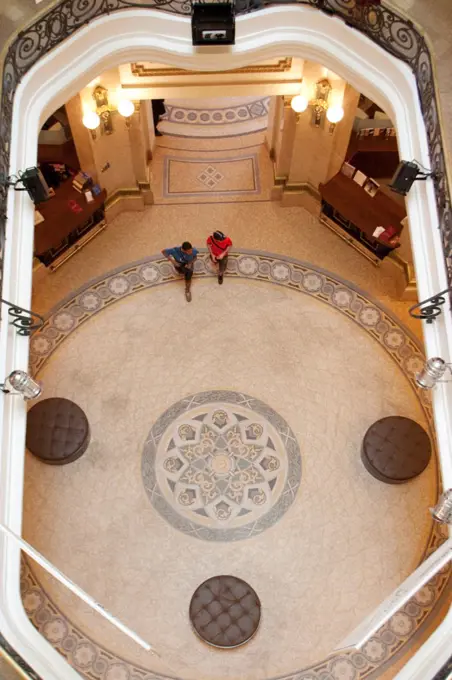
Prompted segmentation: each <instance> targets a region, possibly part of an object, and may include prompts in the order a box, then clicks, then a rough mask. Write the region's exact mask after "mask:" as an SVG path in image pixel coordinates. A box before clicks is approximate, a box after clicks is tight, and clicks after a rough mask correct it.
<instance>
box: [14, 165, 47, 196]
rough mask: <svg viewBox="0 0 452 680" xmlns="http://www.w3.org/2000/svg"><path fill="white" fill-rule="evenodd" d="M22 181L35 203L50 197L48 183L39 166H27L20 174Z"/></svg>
mask: <svg viewBox="0 0 452 680" xmlns="http://www.w3.org/2000/svg"><path fill="white" fill-rule="evenodd" d="M20 181H21V182H22V184H23V185H24V187H25V189H26V190H27V191H28V195H29V196H30V198H31V200H32V201H33V203H43V202H44V201H47V200H48V199H49V198H50V191H49V187H48V184H47V182H46V181H45V179H44V177H43V175H42V172H41V171H40V169H39V168H27V170H25V171H24V172H23V173H22V175H21V176H20Z"/></svg>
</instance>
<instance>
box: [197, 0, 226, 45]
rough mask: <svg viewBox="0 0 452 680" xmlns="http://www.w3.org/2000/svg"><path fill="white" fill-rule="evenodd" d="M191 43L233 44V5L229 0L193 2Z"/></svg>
mask: <svg viewBox="0 0 452 680" xmlns="http://www.w3.org/2000/svg"><path fill="white" fill-rule="evenodd" d="M192 7H193V13H192V17H191V30H192V40H193V45H204V46H206V45H234V43H235V6H234V5H233V4H232V3H230V2H219V3H215V2H205V3H204V2H194V3H193V5H192Z"/></svg>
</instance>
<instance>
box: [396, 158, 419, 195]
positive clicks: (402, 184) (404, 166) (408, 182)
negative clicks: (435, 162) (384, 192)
mask: <svg viewBox="0 0 452 680" xmlns="http://www.w3.org/2000/svg"><path fill="white" fill-rule="evenodd" d="M419 174H420V173H419V166H418V165H416V163H413V162H411V161H402V162H401V163H399V165H398V166H397V169H396V171H395V173H394V176H393V178H392V180H391V184H390V185H389V188H390V189H392V190H393V191H395V192H396V193H398V194H402V196H406V195H407V193H408V192H409V190H410V189H411V187H412V186H413V182H414V181H415V180H416V179H417V177H418V175H419ZM423 179H424V178H423Z"/></svg>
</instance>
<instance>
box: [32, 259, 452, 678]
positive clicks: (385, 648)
mask: <svg viewBox="0 0 452 680" xmlns="http://www.w3.org/2000/svg"><path fill="white" fill-rule="evenodd" d="M227 275H228V276H230V277H234V278H240V279H245V280H248V281H262V282H266V283H273V284H278V285H281V286H285V287H287V288H289V289H291V290H294V291H298V292H301V293H304V294H305V295H309V296H311V297H313V298H315V299H317V300H319V301H322V302H324V303H325V304H327V305H329V306H330V307H332V308H333V309H335V310H337V311H338V312H339V313H341V314H343V315H344V316H347V317H348V318H349V319H350V320H351V321H353V322H354V323H356V324H358V325H359V326H360V328H361V329H362V330H363V332H365V333H366V334H368V335H369V336H370V337H372V338H373V339H374V340H375V341H376V342H378V343H379V345H380V347H381V348H383V349H384V351H386V352H387V353H388V354H389V356H391V358H392V359H393V360H394V361H395V363H396V364H397V365H398V367H399V368H400V370H402V371H403V372H404V374H405V376H406V378H407V380H408V381H409V383H410V385H411V386H412V388H413V390H415V392H416V394H417V395H418V397H419V399H420V402H421V405H422V408H423V410H424V412H425V415H426V417H427V419H428V421H429V423H430V424H431V425H432V411H431V405H430V402H429V399H428V397H427V396H426V394H425V393H424V392H422V393H421V392H419V390H418V389H417V388H416V387H415V383H414V374H415V373H416V371H417V370H419V367H420V366H421V365H422V364H423V360H424V357H423V354H422V351H421V349H420V347H419V345H418V343H417V341H416V339H415V338H414V336H412V335H411V333H410V331H409V330H408V329H406V328H405V327H404V326H403V325H402V324H401V323H400V322H398V321H397V320H396V319H395V318H394V317H393V316H392V315H391V314H390V313H389V312H387V311H386V310H385V309H384V308H383V307H382V306H381V305H380V304H378V303H377V302H376V301H374V300H372V299H370V298H369V297H368V296H367V295H366V294H365V293H364V292H363V291H361V290H360V289H359V288H357V287H356V286H354V285H352V284H350V283H348V282H346V281H344V280H342V279H340V278H338V277H336V276H333V275H332V274H330V273H329V272H327V271H325V270H321V269H319V268H315V267H313V266H312V265H310V264H307V263H304V262H299V261H296V260H292V259H289V258H285V257H281V256H275V255H270V254H268V253H258V252H256V251H242V252H240V253H237V252H235V253H233V254H231V255H230V258H229V263H228V274H227ZM209 276H210V277H212V276H214V274H213V272H212V271H211V268H210V265H209V261H208V258H207V255H206V254H205V253H204V252H203V254H202V255H201V256H200V257H199V258H198V260H197V262H196V278H201V277H209ZM176 278H178V277H176V274H175V272H174V269H173V267H172V266H171V265H170V264H169V263H168V262H167V261H166V260H164V259H162V258H161V257H160V256H156V257H153V258H148V259H145V260H141V261H139V262H135V263H132V264H130V265H128V266H124V267H120V268H118V269H116V270H114V271H112V272H109V273H108V274H106V275H104V276H102V277H99V278H98V279H95V280H93V281H91V282H89V283H88V284H86V285H85V286H84V287H83V288H81V289H79V290H78V291H76V292H75V293H74V294H73V295H72V296H70V297H68V298H66V299H65V300H64V301H63V302H62V303H61V305H60V306H59V307H58V308H56V309H54V310H53V311H52V312H51V313H50V314H49V316H48V317H47V319H46V321H45V324H44V326H43V327H42V329H40V330H39V331H38V332H36V333H35V334H34V335H33V337H32V339H31V369H32V372H33V374H34V375H36V374H37V373H38V372H39V370H40V369H41V368H42V367H43V366H44V364H45V363H46V361H47V360H48V359H49V358H50V357H51V355H52V353H53V352H54V351H55V350H56V349H57V348H58V347H59V345H60V344H61V343H62V342H63V341H64V340H65V339H66V338H67V337H68V336H69V335H70V334H71V333H72V332H74V331H75V330H76V329H77V328H80V326H81V325H82V324H84V323H85V322H86V321H88V320H89V319H92V318H93V317H94V316H95V315H96V314H98V313H100V312H101V311H102V310H103V309H106V308H108V307H109V306H110V305H112V304H114V303H115V302H117V301H118V300H123V299H124V298H125V297H126V296H128V295H131V294H133V293H136V292H139V291H142V290H148V289H150V288H153V287H156V286H160V285H162V284H166V283H170V282H174V281H175V279H176ZM174 285H182V284H181V283H180V282H177V283H176V284H174ZM181 304H185V302H184V301H183V295H182V287H181ZM192 304H196V280H195V281H194V300H193V303H192ZM445 538H446V535H445V533H444V532H442V531H441V529H440V528H438V525H435V526H434V529H433V531H432V533H431V536H430V539H429V542H428V545H427V549H426V552H425V555H424V557H426V556H427V555H429V554H431V552H433V551H434V550H435V549H436V548H437V547H438V546H439V545H440V544H441V543H442V542H443V541H444V540H445ZM450 573H451V569H450V566H449V567H445V568H444V569H443V570H442V571H441V572H439V573H438V574H437V575H436V576H435V577H433V578H432V579H431V580H430V581H429V582H428V584H426V585H425V586H424V587H423V588H422V589H421V590H420V591H419V592H418V593H416V595H415V596H414V597H412V598H411V600H410V601H409V602H408V603H407V604H406V605H405V606H403V607H402V608H401V609H400V610H399V611H398V612H397V613H396V614H394V616H392V618H391V619H390V620H389V621H388V622H387V623H386V624H385V625H384V626H382V628H380V629H379V630H378V632H377V633H376V634H375V635H374V636H373V637H372V638H371V639H370V640H369V641H368V642H367V643H366V644H365V645H364V647H363V648H362V650H361V651H359V652H357V651H355V652H351V651H348V652H347V651H344V652H341V653H336V654H333V655H332V656H329V657H328V659H326V660H324V661H322V662H320V663H318V664H315V665H313V666H311V667H309V668H305V669H301V670H298V671H296V672H293V673H291V674H289V675H285V676H283V677H282V679H281V680H363V679H364V678H369V677H370V676H371V675H373V676H375V677H378V675H379V673H380V672H381V671H382V668H383V667H384V666H386V665H388V664H389V663H390V660H391V657H393V656H394V655H395V654H396V653H398V652H401V653H403V651H404V650H403V648H404V645H406V644H407V643H408V642H409V641H410V639H411V638H412V637H413V635H414V634H415V633H416V632H417V631H419V628H420V626H421V625H422V624H423V623H424V622H425V621H426V619H427V617H428V616H429V614H430V613H431V612H432V610H433V608H434V607H435V605H436V604H437V602H438V600H439V598H440V597H441V595H442V594H443V592H444V591H445V588H446V585H447V582H448V579H449V576H450ZM21 585H22V595H23V601H24V606H25V609H26V611H27V613H28V616H29V617H30V620H31V621H32V622H33V624H34V625H35V626H36V628H37V629H38V630H39V631H40V632H41V634H42V635H43V636H44V637H45V638H46V639H47V640H48V641H49V642H50V643H51V644H52V645H53V646H54V647H55V649H57V650H58V651H59V652H60V653H61V654H62V655H63V656H64V657H65V658H66V659H67V660H68V661H69V663H70V664H72V665H73V666H74V667H75V668H76V669H77V671H78V672H79V673H80V674H81V675H82V676H83V677H85V678H89V679H90V680H122V679H124V680H167V678H170V677H171V676H166V675H163V674H155V673H152V672H150V671H149V670H146V669H144V668H141V667H137V666H134V665H133V664H131V663H129V662H128V661H126V660H124V659H121V658H120V657H118V656H116V655H115V654H113V653H112V652H110V651H108V650H106V649H104V648H103V647H101V646H99V645H98V644H97V643H95V642H94V641H93V640H92V639H90V638H89V637H87V636H86V635H85V634H84V633H83V632H82V631H81V630H80V629H79V628H77V627H76V626H75V625H73V624H72V623H71V622H70V621H69V620H68V619H67V618H66V616H65V615H64V613H63V612H61V611H60V610H59V609H58V607H57V606H56V605H55V604H54V603H53V602H52V600H51V599H50V598H49V596H48V595H47V594H46V592H45V591H44V589H43V588H42V587H41V585H40V584H39V582H38V580H37V578H36V577H35V575H34V574H33V572H32V571H31V569H30V565H29V564H28V562H24V566H23V571H22V581H21Z"/></svg>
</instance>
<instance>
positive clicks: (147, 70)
mask: <svg viewBox="0 0 452 680" xmlns="http://www.w3.org/2000/svg"><path fill="white" fill-rule="evenodd" d="M291 68H292V57H284V58H283V59H279V60H278V62H277V63H276V64H256V65H255V66H243V67H242V68H235V69H231V70H230V71H208V72H206V71H186V70H185V69H183V68H173V67H171V66H161V67H157V65H155V66H153V67H150V66H146V64H145V63H134V64H131V65H130V70H131V72H132V75H134V76H136V77H137V78H157V77H161V78H167V77H168V76H211V75H224V74H230V73H238V74H242V73H284V72H286V71H290V69H291Z"/></svg>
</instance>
